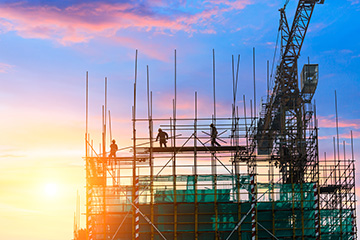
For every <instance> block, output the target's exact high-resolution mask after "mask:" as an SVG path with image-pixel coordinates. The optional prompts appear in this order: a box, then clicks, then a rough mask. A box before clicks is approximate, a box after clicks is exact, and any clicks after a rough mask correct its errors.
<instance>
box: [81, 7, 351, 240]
mask: <svg viewBox="0 0 360 240" xmlns="http://www.w3.org/2000/svg"><path fill="white" fill-rule="evenodd" d="M323 3H324V0H299V1H298V5H297V9H296V13H295V15H294V19H293V20H292V25H290V24H289V21H288V19H287V16H286V11H285V8H286V4H285V6H284V7H283V8H281V9H280V10H279V13H280V26H279V46H280V47H279V51H280V59H279V61H278V64H277V66H276V68H275V74H274V84H273V86H270V84H269V82H270V74H269V64H268V69H267V72H268V74H267V78H268V79H267V82H268V86H267V88H268V91H267V97H266V99H265V101H263V102H261V103H260V104H259V103H257V102H256V91H255V89H256V86H255V66H254V70H253V71H254V82H253V84H254V89H253V91H254V92H253V93H252V92H251V91H252V90H251V91H250V92H249V95H251V97H252V99H253V100H250V101H248V100H247V99H246V98H245V96H242V97H239V96H238V95H239V94H238V93H237V89H238V79H239V73H238V72H239V58H236V57H235V58H234V56H233V62H232V70H233V73H232V76H233V86H232V89H233V92H232V93H231V96H232V98H233V103H232V106H229V109H230V108H231V109H232V111H231V114H229V116H228V117H223V116H221V117H219V116H218V114H217V109H216V94H215V89H216V88H215V55H213V56H214V59H213V62H214V66H213V69H212V70H213V72H214V74H213V113H212V115H211V116H208V117H200V116H199V114H198V97H197V93H196V92H195V93H194V101H193V108H192V109H189V111H190V112H192V113H193V115H192V117H187V118H182V117H178V116H177V113H178V110H177V102H178V99H177V89H176V84H177V83H176V81H177V80H176V51H175V65H174V66H175V69H174V70H175V71H174V73H175V74H174V86H175V87H174V97H173V99H172V105H173V114H172V115H171V116H168V118H157V117H156V116H153V104H152V91H151V89H150V87H149V77H148V78H147V96H146V97H147V106H146V108H147V118H139V117H137V52H136V56H135V66H134V69H135V76H134V80H135V81H134V100H133V106H132V119H131V121H132V133H133V135H132V143H133V144H132V146H129V147H126V148H121V149H116V151H115V154H113V155H112V154H111V153H110V155H109V151H108V149H109V145H110V144H109V139H112V136H109V131H107V129H108V128H109V126H107V125H108V124H111V123H110V122H109V123H108V119H107V113H108V109H107V103H106V101H107V100H106V98H107V96H106V95H105V96H106V97H105V103H104V105H103V110H102V122H103V123H102V126H101V129H102V142H101V149H100V150H99V151H98V150H95V147H94V143H93V141H92V140H91V138H90V133H89V132H88V78H87V79H86V133H85V157H84V160H85V168H86V231H85V232H86V239H87V240H108V239H110V240H129V239H133V240H138V239H141V240H160V239H168V240H170V239H173V240H185V239H186V240H190V239H196V240H225V239H226V240H235V239H252V240H255V239H357V227H356V199H355V159H354V158H355V157H354V151H353V148H354V147H353V139H352V137H351V157H350V158H349V157H348V158H347V157H346V156H345V150H344V156H340V150H339V149H340V148H341V146H340V145H341V144H340V142H339V135H338V134H337V137H336V138H334V139H333V140H334V146H333V148H334V155H333V156H334V158H333V159H326V157H325V159H323V158H321V160H320V156H319V143H318V130H319V126H318V119H317V116H316V105H315V104H314V101H313V96H314V94H315V92H316V88H317V84H318V80H319V68H320V67H321V66H319V65H318V64H316V63H310V62H309V63H308V64H305V65H304V66H301V67H299V70H298V65H297V60H298V58H299V56H300V52H301V48H302V45H303V43H304V39H305V35H306V32H307V30H308V28H311V24H310V27H309V23H310V19H311V16H312V14H313V11H314V8H315V7H321V4H323ZM253 54H254V59H255V49H254V52H253ZM254 61H255V60H254ZM300 69H301V71H300ZM106 88H107V86H106V80H105V92H106ZM239 100H240V101H239ZM239 102H241V103H242V104H243V105H242V106H238V103H239ZM249 113H250V114H249ZM109 118H110V116H109ZM336 120H337V118H336ZM129 121H130V119H129ZM336 124H337V121H336ZM159 129H161V130H159ZM158 132H159V133H160V132H165V133H167V134H166V138H165V141H164V140H162V139H161V138H162V137H161V136H160V142H161V141H162V142H161V143H162V144H161V145H164V146H161V145H160V146H159V143H158V137H157V135H158ZM110 134H111V133H110ZM160 135H161V134H160ZM96 146H98V145H96ZM344 148H345V145H344ZM96 149H98V147H96ZM129 150H130V151H129ZM75 235H76V234H75ZM75 239H80V237H76V236H75Z"/></svg>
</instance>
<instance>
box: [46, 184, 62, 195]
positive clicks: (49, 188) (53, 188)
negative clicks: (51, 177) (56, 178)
mask: <svg viewBox="0 0 360 240" xmlns="http://www.w3.org/2000/svg"><path fill="white" fill-rule="evenodd" d="M58 191H59V189H58V185H57V184H56V183H47V184H46V185H45V187H44V193H45V195H46V196H48V197H55V196H56V195H57V193H58Z"/></svg>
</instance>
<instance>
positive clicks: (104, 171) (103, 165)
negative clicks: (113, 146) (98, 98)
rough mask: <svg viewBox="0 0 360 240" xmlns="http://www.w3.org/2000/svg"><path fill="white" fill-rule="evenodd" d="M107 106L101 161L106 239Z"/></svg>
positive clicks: (105, 235) (105, 236)
mask: <svg viewBox="0 0 360 240" xmlns="http://www.w3.org/2000/svg"><path fill="white" fill-rule="evenodd" d="M105 116H106V113H105V106H104V105H103V106H102V121H103V122H102V124H103V132H102V155H100V156H102V157H101V162H102V177H103V181H102V184H103V188H102V200H103V202H102V208H103V211H102V214H103V216H102V217H103V236H104V240H105V239H106V238H107V234H106V232H107V226H106V224H107V222H106V167H107V160H106V149H105V147H106V146H105V129H106V123H105Z"/></svg>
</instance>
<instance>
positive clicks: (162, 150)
mask: <svg viewBox="0 0 360 240" xmlns="http://www.w3.org/2000/svg"><path fill="white" fill-rule="evenodd" d="M150 150H152V152H153V153H173V152H175V153H178V152H195V151H196V152H233V151H245V150H246V147H244V146H220V147H212V146H209V147H207V146H205V147H204V146H200V147H194V146H192V147H153V148H151V149H150V148H138V151H139V152H143V153H149V152H150Z"/></svg>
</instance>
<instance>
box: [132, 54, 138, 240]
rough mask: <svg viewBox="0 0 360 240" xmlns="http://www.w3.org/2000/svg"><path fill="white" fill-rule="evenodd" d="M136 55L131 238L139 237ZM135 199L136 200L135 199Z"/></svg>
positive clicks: (134, 239)
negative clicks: (133, 205)
mask: <svg viewBox="0 0 360 240" xmlns="http://www.w3.org/2000/svg"><path fill="white" fill-rule="evenodd" d="M137 57H138V50H136V52H135V82H134V105H133V110H132V117H133V119H132V122H133V154H134V159H133V169H132V177H133V187H132V201H133V202H134V204H135V206H136V207H137V208H134V207H133V216H132V239H133V240H138V239H139V228H140V226H139V217H140V215H139V210H138V206H137V201H138V200H139V189H138V188H137V187H138V186H139V185H138V178H137V176H136V82H137ZM136 200H137V201H136Z"/></svg>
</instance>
